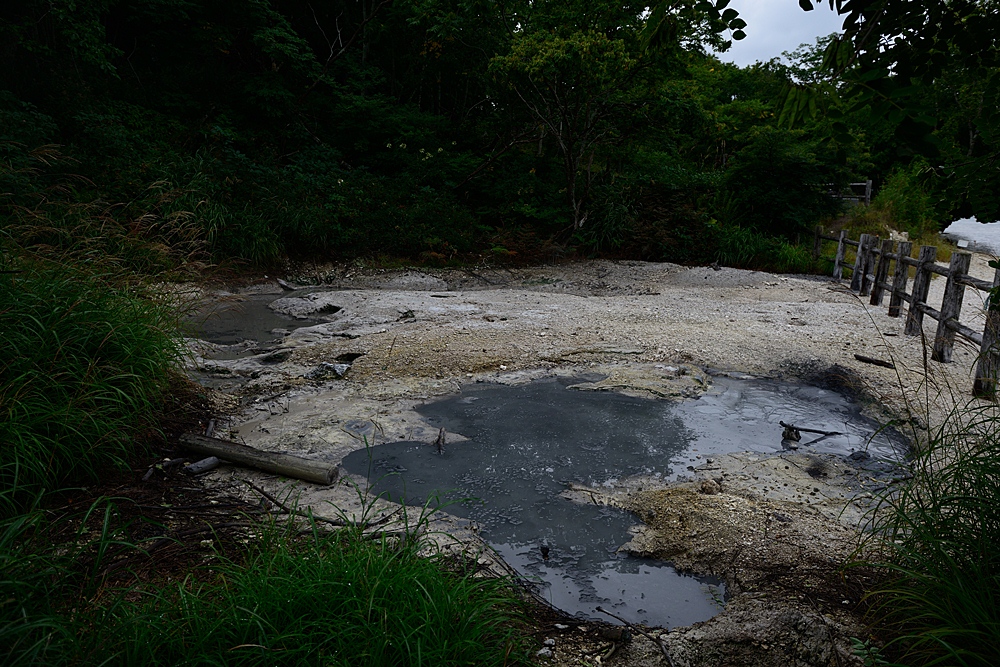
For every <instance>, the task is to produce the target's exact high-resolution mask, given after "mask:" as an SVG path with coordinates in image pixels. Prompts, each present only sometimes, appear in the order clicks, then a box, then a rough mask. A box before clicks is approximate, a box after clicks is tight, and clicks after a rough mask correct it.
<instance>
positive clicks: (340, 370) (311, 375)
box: [303, 361, 351, 380]
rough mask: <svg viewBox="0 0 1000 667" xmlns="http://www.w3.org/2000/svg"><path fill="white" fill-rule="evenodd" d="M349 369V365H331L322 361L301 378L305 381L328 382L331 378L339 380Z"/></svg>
mask: <svg viewBox="0 0 1000 667" xmlns="http://www.w3.org/2000/svg"><path fill="white" fill-rule="evenodd" d="M350 369H351V365H350V364H331V363H330V362H328V361H324V362H323V363H321V364H320V365H319V366H317V367H316V368H314V369H312V370H311V371H309V372H308V373H306V374H305V375H304V376H303V377H305V378H306V379H307V380H329V379H331V378H334V379H338V380H339V379H340V378H342V377H344V375H346V374H347V371H349V370H350Z"/></svg>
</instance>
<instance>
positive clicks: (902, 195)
mask: <svg viewBox="0 0 1000 667" xmlns="http://www.w3.org/2000/svg"><path fill="white" fill-rule="evenodd" d="M922 168H923V165H921V164H920V163H919V162H914V163H913V164H912V165H910V166H909V167H906V168H902V169H897V170H896V171H894V172H893V173H892V174H891V175H890V176H889V178H887V179H886V181H885V183H884V184H883V185H882V187H881V188H880V189H879V191H878V194H876V195H875V198H874V200H872V203H871V208H872V209H873V210H874V211H876V212H882V213H884V214H885V216H886V217H887V218H888V219H889V220H890V221H891V222H890V224H891V225H892V226H893V227H894V228H895V229H898V230H900V231H905V232H909V234H910V235H911V236H913V237H914V238H919V237H921V236H924V235H925V234H927V233H928V232H931V233H934V232H938V231H940V229H939V224H938V218H937V215H936V210H935V205H934V200H933V198H932V196H931V193H930V191H929V190H928V188H927V187H926V186H925V184H924V183H923V179H922V178H921V170H922Z"/></svg>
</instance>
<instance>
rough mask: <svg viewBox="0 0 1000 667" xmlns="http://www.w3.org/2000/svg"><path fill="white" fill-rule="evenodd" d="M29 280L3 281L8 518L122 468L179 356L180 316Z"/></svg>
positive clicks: (79, 279) (42, 277)
mask: <svg viewBox="0 0 1000 667" xmlns="http://www.w3.org/2000/svg"><path fill="white" fill-rule="evenodd" d="M4 268H6V269H10V265H8V266H6V267H4ZM21 270H22V272H20V273H17V272H15V273H9V272H8V273H3V274H0V331H2V332H3V338H4V344H3V345H2V346H0V512H7V511H9V510H10V509H11V508H12V506H13V505H16V504H17V503H18V502H20V501H22V500H23V499H24V498H26V497H29V496H31V495H33V494H34V493H35V492H37V491H38V490H40V489H42V488H48V489H52V488H58V487H60V486H61V485H63V484H67V483H73V482H82V481H86V480H89V479H93V478H94V477H95V475H96V473H97V471H98V469H99V468H100V467H102V466H106V465H122V464H123V463H124V461H125V459H126V458H127V457H128V456H129V455H130V453H131V452H132V450H133V448H134V446H135V445H134V441H135V439H136V436H137V435H138V434H139V433H140V432H141V431H142V430H143V429H144V428H147V427H149V426H150V425H151V424H152V419H153V414H154V412H155V410H156V404H157V399H158V398H159V396H160V394H161V392H162V390H163V387H164V386H165V383H166V381H167V374H168V372H169V371H170V369H171V368H172V367H173V365H174V363H175V362H176V361H177V358H178V354H179V351H178V347H177V345H176V342H175V339H174V337H173V331H174V328H173V327H174V320H173V316H172V315H170V314H168V311H167V309H166V308H164V307H161V306H158V305H156V304H154V303H152V302H150V301H148V300H146V299H143V298H141V297H140V296H138V295H137V294H136V293H135V292H134V291H133V290H129V289H125V288H119V287H115V286H113V285H111V284H109V283H106V282H104V281H102V279H101V277H100V276H92V275H87V274H84V273H81V272H79V271H76V270H73V269H71V268H68V267H67V266H49V267H40V266H34V265H24V266H22V267H21Z"/></svg>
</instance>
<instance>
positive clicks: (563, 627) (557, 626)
mask: <svg viewBox="0 0 1000 667" xmlns="http://www.w3.org/2000/svg"><path fill="white" fill-rule="evenodd" d="M555 629H556V630H569V626H568V625H565V624H563V623H556V624H555Z"/></svg>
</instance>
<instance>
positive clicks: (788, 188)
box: [720, 127, 839, 239]
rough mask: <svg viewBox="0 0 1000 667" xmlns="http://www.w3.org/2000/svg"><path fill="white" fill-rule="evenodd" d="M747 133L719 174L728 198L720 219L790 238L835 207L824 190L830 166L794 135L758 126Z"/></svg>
mask: <svg viewBox="0 0 1000 667" xmlns="http://www.w3.org/2000/svg"><path fill="white" fill-rule="evenodd" d="M751 137H752V138H751V140H750V143H749V144H748V145H747V146H746V147H745V148H743V149H742V150H741V151H739V152H738V153H737V154H736V155H735V156H734V157H733V160H732V163H731V165H730V166H729V168H728V169H727V171H726V173H725V176H724V182H723V187H724V189H725V191H726V192H727V193H728V200H727V201H726V205H725V208H724V209H720V211H721V212H722V216H723V220H724V221H725V222H726V223H728V224H730V225H739V226H747V227H751V228H753V229H756V230H757V231H759V232H762V233H766V234H770V235H775V236H783V237H785V238H788V239H794V238H795V236H796V235H797V234H799V233H802V232H804V231H808V230H809V228H810V225H812V224H814V223H815V221H816V220H818V219H820V218H821V217H823V216H825V215H830V214H832V213H834V212H835V211H836V210H837V208H838V206H839V204H838V203H837V201H836V200H834V199H833V198H832V197H830V196H828V195H827V194H826V189H827V185H826V184H828V183H830V180H831V173H830V170H828V169H824V168H823V166H822V165H821V164H820V163H819V161H818V160H817V159H816V157H815V155H814V154H813V153H812V152H811V151H810V150H809V146H808V144H806V143H804V142H803V141H801V138H800V137H799V136H797V135H796V134H795V133H792V132H789V131H786V130H779V129H774V128H770V127H763V128H760V129H758V130H755V131H753V132H752V133H751Z"/></svg>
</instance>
